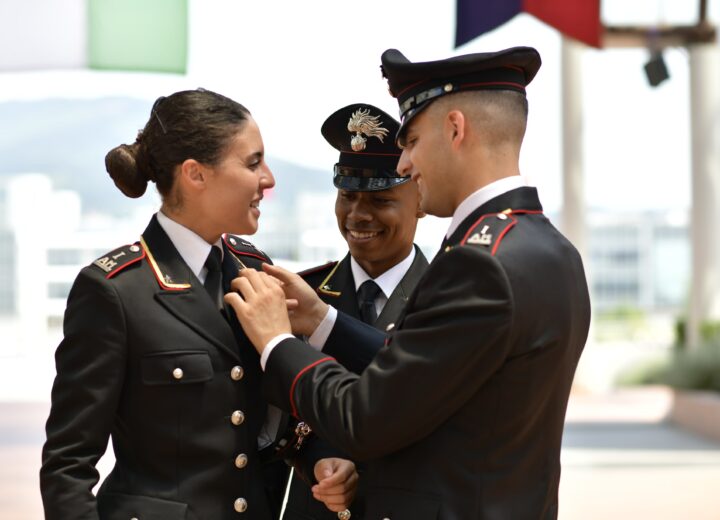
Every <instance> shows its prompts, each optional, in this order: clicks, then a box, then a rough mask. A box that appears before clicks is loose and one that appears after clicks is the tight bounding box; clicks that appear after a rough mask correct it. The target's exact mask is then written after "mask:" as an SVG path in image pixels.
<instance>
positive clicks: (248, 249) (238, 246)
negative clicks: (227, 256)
mask: <svg viewBox="0 0 720 520" xmlns="http://www.w3.org/2000/svg"><path fill="white" fill-rule="evenodd" d="M223 242H225V245H226V246H227V247H228V249H230V251H232V252H233V253H235V254H236V255H242V256H250V257H253V258H257V259H258V260H261V261H263V262H267V263H269V264H271V263H272V260H270V257H269V256H268V255H266V254H265V253H263V252H262V251H260V250H259V249H258V248H257V247H255V246H254V245H253V244H252V243H251V242H248V241H247V240H245V239H244V238H240V237H239V236H237V235H223Z"/></svg>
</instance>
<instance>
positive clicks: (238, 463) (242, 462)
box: [235, 453, 248, 469]
mask: <svg viewBox="0 0 720 520" xmlns="http://www.w3.org/2000/svg"><path fill="white" fill-rule="evenodd" d="M247 463H248V457H247V455H245V454H244V453H241V454H240V455H238V456H237V457H235V467H236V468H238V469H243V468H244V467H245V466H247Z"/></svg>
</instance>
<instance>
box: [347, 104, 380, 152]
mask: <svg viewBox="0 0 720 520" xmlns="http://www.w3.org/2000/svg"><path fill="white" fill-rule="evenodd" d="M379 119H380V116H371V115H370V109H369V108H368V109H365V110H363V109H358V110H356V111H355V112H354V113H353V115H352V116H350V120H349V121H348V126H347V128H348V130H349V131H350V132H355V135H354V136H352V138H351V139H350V146H351V147H352V149H353V150H354V151H356V152H359V151H362V150H364V149H365V147H366V143H367V139H366V138H365V137H363V134H365V135H366V136H368V137H377V138H378V139H379V140H380V142H381V143H382V142H383V139H384V138H385V136H386V135H387V134H388V130H387V128H383V127H382V126H380V122H379Z"/></svg>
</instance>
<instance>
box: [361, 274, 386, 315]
mask: <svg viewBox="0 0 720 520" xmlns="http://www.w3.org/2000/svg"><path fill="white" fill-rule="evenodd" d="M380 293H382V290H381V289H380V287H378V284H376V283H375V282H374V281H372V280H365V281H364V282H363V283H362V284H361V285H360V288H359V289H358V299H359V300H360V318H361V319H362V320H363V321H364V322H365V323H368V324H370V325H372V324H374V323H375V320H376V319H377V311H376V310H375V299H376V298H377V297H378V296H380Z"/></svg>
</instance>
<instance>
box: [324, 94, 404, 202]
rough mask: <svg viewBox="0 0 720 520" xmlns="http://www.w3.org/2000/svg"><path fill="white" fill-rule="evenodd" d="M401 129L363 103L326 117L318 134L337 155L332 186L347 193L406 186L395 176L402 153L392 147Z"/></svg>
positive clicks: (375, 108)
mask: <svg viewBox="0 0 720 520" xmlns="http://www.w3.org/2000/svg"><path fill="white" fill-rule="evenodd" d="M399 129H400V123H398V122H397V121H396V120H395V119H394V118H393V117H392V116H390V115H388V114H387V113H385V112H383V111H382V110H380V109H379V108H377V107H375V106H373V105H368V104H366V103H355V104H352V105H348V106H346V107H343V108H341V109H340V110H337V111H336V112H334V113H333V114H332V115H331V116H330V117H328V118H327V119H326V120H325V122H324V123H323V125H322V128H321V129H320V132H321V133H322V135H323V137H324V138H325V140H326V141H327V142H328V143H330V145H332V147H333V148H335V149H336V150H338V151H339V152H340V158H339V159H338V162H337V164H336V165H335V168H334V175H333V183H334V184H335V186H336V187H337V188H339V189H343V190H348V191H378V190H386V189H389V188H392V187H393V186H397V185H398V184H402V183H403V182H407V181H408V180H410V177H401V176H400V175H399V174H398V173H397V164H398V160H399V159H400V154H401V153H402V152H401V150H400V148H398V147H397V145H396V144H395V135H396V134H397V132H398V130H399Z"/></svg>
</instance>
